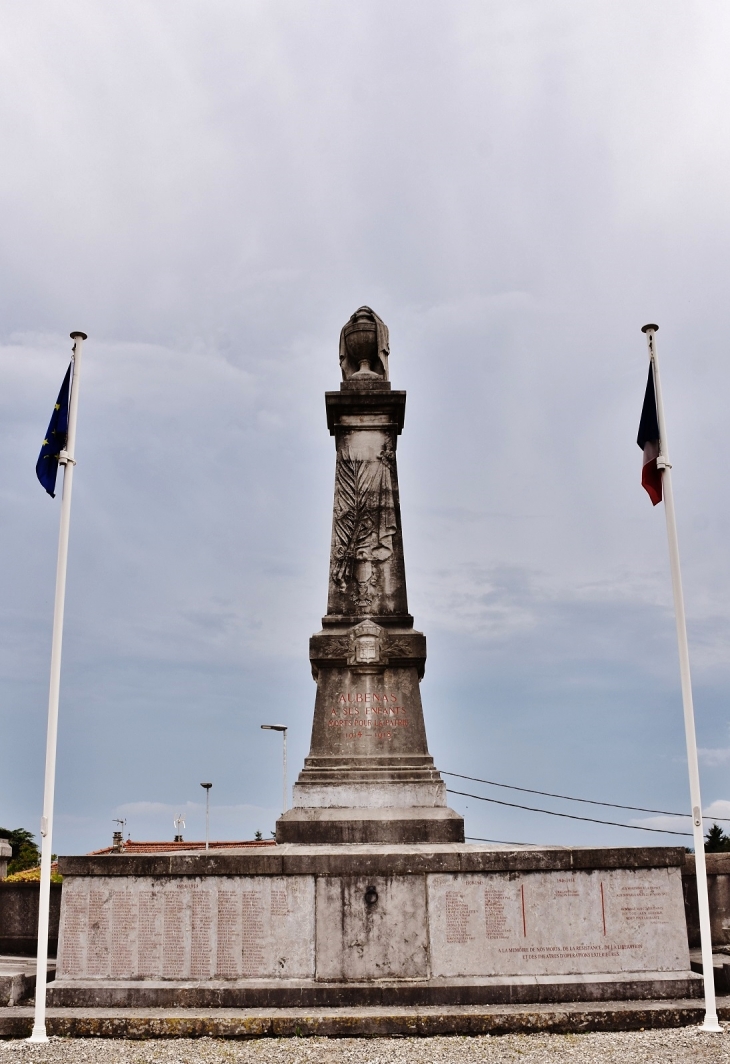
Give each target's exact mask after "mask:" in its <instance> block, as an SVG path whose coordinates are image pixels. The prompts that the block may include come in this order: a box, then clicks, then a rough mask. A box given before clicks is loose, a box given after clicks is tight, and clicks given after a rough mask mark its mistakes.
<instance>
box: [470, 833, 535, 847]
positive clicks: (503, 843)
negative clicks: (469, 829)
mask: <svg viewBox="0 0 730 1064" xmlns="http://www.w3.org/2000/svg"><path fill="white" fill-rule="evenodd" d="M464 840H465V842H496V843H498V844H499V845H501V846H534V845H535V843H534V842H510V841H509V840H508V839H478V838H477V837H476V835H465V836H464Z"/></svg>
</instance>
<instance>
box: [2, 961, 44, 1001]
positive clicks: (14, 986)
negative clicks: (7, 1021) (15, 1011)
mask: <svg viewBox="0 0 730 1064" xmlns="http://www.w3.org/2000/svg"><path fill="white" fill-rule="evenodd" d="M55 970H56V962H55V961H50V962H49V964H48V978H49V979H53V976H54V973H55ZM36 971H37V965H36V960H35V958H32V959H31V958H30V957H18V956H17V955H11V956H2V955H0V1006H3V1005H17V1004H19V1003H20V1002H21V1001H23V1000H24V999H25V998H28V997H32V996H33V991H34V990H35V980H36Z"/></svg>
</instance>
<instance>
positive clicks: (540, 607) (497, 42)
mask: <svg viewBox="0 0 730 1064" xmlns="http://www.w3.org/2000/svg"><path fill="white" fill-rule="evenodd" d="M0 18H1V21H2V32H1V33H0V138H1V140H2V144H3V146H4V150H3V156H4V162H3V166H2V169H1V170H0V210H1V212H2V217H1V228H2V234H3V240H2V245H1V249H0V321H1V327H0V341H1V347H0V373H1V375H2V378H1V385H0V410H1V423H0V431H1V432H2V442H1V447H2V455H3V461H2V470H3V473H2V477H1V478H0V510H1V512H0V524H1V527H2V559H3V564H2V566H1V568H0V626H1V649H0V699H1V705H0V712H1V717H0V736H1V739H0V751H1V753H0V824H2V826H4V827H10V828H13V827H16V826H25V827H28V828H30V829H31V830H33V831H37V825H38V823H39V817H40V813H41V803H42V784H43V758H44V748H45V721H46V712H47V688H48V670H49V655H50V637H51V616H52V605H53V589H54V571H55V556H56V545H57V532H58V516H59V499H56V500H55V501H54V500H51V499H50V498H49V497H48V496H47V495H46V494H45V493H44V491H43V490H42V488H41V487H40V485H39V484H38V482H37V481H36V479H35V472H34V465H35V461H36V457H37V453H38V449H39V446H40V442H41V440H42V438H43V433H44V431H45V428H46V424H47V422H48V418H49V415H50V413H51V409H52V406H53V402H54V400H55V397H56V393H57V391H58V388H59V386H60V383H61V379H62V377H63V374H64V372H65V369H66V365H67V362H68V357H69V351H70V340H69V339H68V333H69V331H70V330H71V329H83V330H84V331H86V332H87V333H88V334H89V339H88V341H87V343H86V345H85V354H84V359H85V364H84V368H83V379H82V383H81V391H80V416H79V428H78V447H77V459H78V466H77V471H76V478H75V484H74V508H73V514H72V532H71V548H70V564H69V582H68V598H67V622H66V632H65V646H64V655H65V657H64V669H63V680H62V697H61V716H60V731H59V736H60V737H59V751H58V776H57V822H56V834H55V838H54V849H55V850H57V851H58V852H61V853H70V852H71V853H72V852H83V851H85V850H89V849H92V848H96V847H101V846H104V845H107V844H108V843H109V842H110V839H111V832H112V829H113V826H114V825H113V824H112V820H113V819H114V818H115V817H118V818H126V820H127V828H128V831H129V832H130V833H131V835H132V837H133V838H148V839H149V838H162V839H165V838H171V837H172V834H173V818H174V817H175V815H176V814H177V813H179V812H182V813H183V815H184V817H185V819H186V829H185V832H184V834H185V837H186V838H201V837H202V835H203V832H204V815H203V809H204V805H203V802H202V796H203V792H202V791H201V789H200V787H199V783H200V782H201V781H207V780H210V781H212V782H213V790H212V792H211V799H212V814H211V832H212V835H213V837H219V838H249V837H251V836H252V834H253V832H254V831H255V830H256V829H257V828H258V829H260V830H262V831H263V832H264V833H265V834H267V835H268V833H269V832H270V830H271V829H272V828H273V826H274V821H275V818H276V815H277V811H278V808H277V807H278V803H279V800H280V799H279V795H280V775H279V772H280V740H279V738H278V736H276V735H275V734H272V733H267V732H262V731H261V730H260V729H259V725H260V724H261V723H266V722H273V723H282V724H286V725H288V726H289V728H290V746H289V750H290V782H291V778H292V777H293V776H294V775H295V773H296V772H298V771H299V768H300V767H301V763H302V760H303V758H304V756H305V755H306V753H307V750H308V742H309V730H310V727H311V720H312V710H313V705H314V694H315V688H314V684H313V682H312V679H311V675H310V671H309V665H308V658H307V643H308V638H309V636H310V634H311V633H312V632H314V631H316V630H317V629H318V628H319V627H320V618H321V616H322V614H323V612H324V610H325V607H326V579H327V566H328V550H329V531H330V520H331V502H332V485H333V477H334V447H333V442H332V440H331V438H330V436H329V434H328V432H327V428H326V422H325V411H324V401H323V392H324V391H325V390H326V389H332V388H337V387H338V385H339V379H340V374H339V366H338V361H337V345H338V336H339V330H340V328H341V326H342V325H343V323H344V322H345V320H346V319H347V318H348V317H349V315H350V314H351V313H352V312H353V311H354V310H355V308H356V307H358V306H359V305H360V304H362V303H367V304H369V305H371V306H372V307H373V308H374V309H375V310H376V311H377V313H378V314H379V315H380V316H381V317H382V318H383V319H384V320H385V322H386V323H387V324H388V326H389V328H390V335H391V379H392V382H393V386H394V387H395V388H405V389H407V391H408V405H407V414H406V424H405V430H404V434H403V436H402V437H401V439H400V445H399V451H398V458H399V473H400V482H401V496H402V510H403V530H404V542H405V549H406V567H407V574H408V583H409V596H410V599H409V604H410V608H411V612H412V613H413V614H414V616H415V619H416V627H417V628H419V629H421V630H423V631H424V632H425V633H426V636H427V638H428V647H429V657H428V662H427V667H426V676H425V679H424V681H423V684H422V695H423V701H424V708H425V714H426V724H427V729H428V734H429V740H430V747H431V752H432V753H433V755H434V757H435V759H436V763H437V765H438V766H439V767H440V768H442V769H444V770H449V771H452V772H461V773H465V774H468V775H472V776H479V777H484V778H486V779H490V780H497V781H499V782H504V783H509V784H514V785H518V786H523V787H532V788H537V789H540V790H546V791H557V792H560V793H564V794H569V795H577V796H580V797H585V798H595V799H601V800H605V801H609V802H617V803H623V804H630V805H639V806H649V807H651V808H657V809H666V810H669V811H674V810H679V811H682V810H684V809H686V808H687V807H688V802H689V799H688V786H687V771H686V758H685V754H684V734H683V725H682V707H681V697H680V688H679V676H678V666H677V651H676V640H675V633H674V620H673V613H672V604H671V589H670V583H669V571H668V563H667V548H666V534H665V526H664V512H663V507H661V506H659V507H657V508H656V509H653V508H652V506H651V503H650V502H649V499H648V497H647V496H646V494H645V493H644V492H643V491H642V489H641V487H640V466H641V453H640V451H639V449H638V448H637V446H636V443H635V438H636V430H637V427H638V419H639V413H640V408H641V402H642V398H643V390H644V385H645V381H646V367H647V356H646V344H645V338H644V337H643V336H642V334H641V332H640V328H641V326H642V325H643V324H644V323H645V322H649V321H656V322H658V323H659V325H660V332H659V335H658V344H659V353H660V357H661V360H662V370H663V384H664V391H665V403H666V412H667V419H668V428H669V437H670V438H669V442H670V450H671V457H672V461H673V464H674V485H675V494H676V503H677V510H678V519H679V533H680V547H681V550H682V558H683V566H684V581H685V593H686V599H687V609H688V617H689V634H690V642H691V655H692V664H693V670H694V682H695V698H696V711H697V729H698V738H699V744H700V746H701V747H702V748H703V751H704V753H703V758H702V787H703V804H704V806H705V809H706V810H708V811H709V812H710V813H714V814H715V815H717V816H725V817H730V783H729V781H728V771H729V770H730V705H729V700H730V494H729V492H728V486H727V480H728V474H727V471H726V465H727V461H726V448H727V423H728V415H727V411H728V406H729V405H730V358H729V352H730V339H729V338H730V321H729V320H728V319H729V318H730V304H729V300H728V294H727V293H728V267H727V258H728V250H727V249H728V238H729V236H730V197H728V191H727V185H728V172H729V170H730V166H729V164H730V63H728V51H729V45H730V10H729V9H728V7H727V4H726V3H724V2H720V0H701V2H700V0H681V2H679V0H604V2H600V0H593V2H592V3H590V4H586V3H584V2H582V0H552V2H551V3H549V4H546V3H544V2H542V0H535V2H532V0H499V2H494V0H474V2H472V0H397V2H395V3H394V2H393V0H349V2H348V3H347V4H343V3H341V2H339V0H306V2H305V3H302V2H301V0H260V2H259V0H244V2H242V0H216V3H215V4H206V3H203V2H201V0H199V2H190V0H176V3H174V4H170V3H169V2H160V0H143V2H142V0H127V2H126V3H124V4H113V5H110V4H99V3H98V2H95V0H89V2H83V0H71V2H69V3H66V4H64V5H61V6H59V5H55V4H52V3H49V2H46V3H39V2H35V0H29V2H26V3H23V4H17V3H15V2H14V0H0ZM452 785H453V783H452ZM456 786H457V788H458V789H463V790H474V789H475V787H474V785H472V786H471V787H469V786H466V787H463V786H462V787H459V785H458V784H456ZM480 793H482V794H484V795H487V796H490V797H495V798H500V799H503V800H507V801H516V802H521V803H522V804H526V805H534V806H537V805H540V804H542V805H543V806H544V807H546V808H552V809H554V810H559V811H563V812H577V813H578V814H579V815H587V816H594V815H595V816H598V817H604V818H605V819H609V820H619V821H624V820H626V821H627V822H631V823H636V824H642V823H645V824H650V825H653V826H655V827H656V826H658V827H669V828H673V827H676V828H679V829H680V830H682V825H681V821H673V820H667V819H666V818H656V817H648V818H646V819H644V820H642V819H641V817H642V814H640V813H636V814H631V813H620V812H619V811H616V810H613V811H611V810H603V811H601V810H600V809H599V808H598V807H595V808H594V807H586V806H583V807H580V806H578V807H576V806H571V805H569V804H568V803H563V802H559V801H557V800H548V799H545V800H541V799H535V798H534V797H531V796H529V795H528V796H522V797H520V796H519V795H518V794H517V793H516V792H507V791H501V792H500V791H499V790H497V789H495V788H490V787H487V786H482V787H481V788H480ZM452 802H453V806H454V807H455V808H456V809H458V810H460V811H462V812H464V813H465V815H466V824H467V835H469V836H474V837H484V838H490V839H504V840H508V841H528V842H545V843H580V844H627V845H637V844H662V843H664V842H669V843H673V842H683V841H691V840H683V839H682V838H681V836H674V837H673V836H670V835H651V834H648V833H645V832H639V831H633V830H624V829H621V828H612V827H601V826H598V825H590V824H585V823H580V822H578V821H570V820H564V819H563V820H561V819H558V818H553V817H548V816H544V815H540V814H537V813H529V812H525V811H521V810H517V809H510V808H507V807H502V806H498V805H489V804H487V803H479V802H476V801H473V800H468V799H463V798H457V797H453V799H452ZM612 814H613V815H612ZM685 830H690V829H689V828H685Z"/></svg>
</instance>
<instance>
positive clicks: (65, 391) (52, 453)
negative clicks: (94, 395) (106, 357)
mask: <svg viewBox="0 0 730 1064" xmlns="http://www.w3.org/2000/svg"><path fill="white" fill-rule="evenodd" d="M70 388H71V365H69V367H68V369H67V370H66V376H65V377H64V378H63V384H62V385H61V391H60V392H59V393H58V399H56V405H55V406H54V408H53V413H52V414H51V420H50V422H49V424H48V429H47V430H46V438H45V439H44V441H43V446H42V447H41V453H40V454H39V455H38V461H37V462H36V466H35V471H36V474H37V476H38V479H39V480H40V482H41V484H42V485H43V487H44V488H45V489H46V491H47V492H48V494H49V495H50V496H51V498H52V499H55V497H56V474H57V473H58V456H59V454H60V452H61V451H62V450H63V449H64V447H65V446H66V441H67V439H68V401H69V392H70Z"/></svg>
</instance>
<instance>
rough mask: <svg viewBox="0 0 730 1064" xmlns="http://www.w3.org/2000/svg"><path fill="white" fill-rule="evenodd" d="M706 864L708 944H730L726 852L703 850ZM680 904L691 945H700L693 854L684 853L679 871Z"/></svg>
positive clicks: (729, 884) (729, 873) (728, 859)
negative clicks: (708, 912)
mask: <svg viewBox="0 0 730 1064" xmlns="http://www.w3.org/2000/svg"><path fill="white" fill-rule="evenodd" d="M705 863H706V865H707V893H708V894H709V897H710V927H711V934H712V945H713V947H714V948H715V949H717V948H718V947H723V946H725V947H727V946H730V853H707V854H705ZM682 884H683V886H684V904H685V911H686V914H687V934H688V936H689V944H690V947H692V948H693V949H694V948H696V947H698V946H699V945H700V915H699V909H698V907H697V877H696V876H695V856H694V854H693V853H688V854H687V856H686V857H685V864H684V870H683V873H682Z"/></svg>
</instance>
